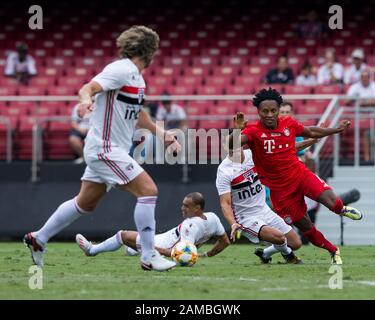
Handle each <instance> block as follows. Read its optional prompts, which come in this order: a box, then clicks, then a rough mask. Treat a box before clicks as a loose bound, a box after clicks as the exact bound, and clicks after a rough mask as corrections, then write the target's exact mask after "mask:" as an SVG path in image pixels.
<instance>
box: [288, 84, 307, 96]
mask: <svg viewBox="0 0 375 320" xmlns="http://www.w3.org/2000/svg"><path fill="white" fill-rule="evenodd" d="M311 90H312V87H310V86H297V85H290V84H288V85H285V86H284V93H285V94H311Z"/></svg>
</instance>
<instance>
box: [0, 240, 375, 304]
mask: <svg viewBox="0 0 375 320" xmlns="http://www.w3.org/2000/svg"><path fill="white" fill-rule="evenodd" d="M208 247H209V246H206V247H203V248H201V249H200V250H205V249H207V248H208ZM254 249H255V247H254V246H252V245H250V244H249V245H232V246H230V247H228V248H227V249H226V250H225V251H223V252H222V253H221V254H219V255H218V256H216V257H213V258H201V259H200V260H198V262H197V264H196V265H195V266H194V267H192V268H183V267H178V268H175V269H173V270H171V271H169V272H166V273H157V272H145V271H143V270H141V268H140V267H139V260H138V259H139V258H138V257H126V256H124V255H123V250H119V251H117V252H112V253H106V254H101V255H99V256H97V257H86V256H84V255H83V254H82V252H81V250H80V249H79V248H78V247H77V246H76V244H75V243H50V244H49V245H48V253H47V254H46V256H45V267H44V269H43V289H41V290H37V289H36V290H31V289H29V285H28V284H29V278H30V276H31V274H29V267H30V266H31V258H30V254H29V251H28V249H26V248H25V247H24V245H23V244H22V243H0V274H1V277H0V288H1V290H0V299H168V300H170V299H184V300H186V299H225V300H227V299H231V300H233V299H236V300H237V299H249V300H254V299H361V300H362V299H375V247H373V246H361V247H359V246H348V247H341V254H342V257H343V260H344V265H343V267H342V275H343V289H336V290H333V289H330V288H329V279H330V277H332V276H333V274H330V273H329V269H330V257H329V255H328V253H327V252H326V251H325V250H322V249H318V248H315V247H312V246H305V247H303V248H302V249H300V250H299V251H298V256H300V257H301V258H302V259H303V260H304V262H305V264H304V265H286V264H284V263H283V260H282V258H281V257H280V255H275V256H274V258H273V262H272V264H271V265H261V264H260V262H259V260H258V258H257V257H256V256H255V255H253V254H252V252H253V251H254Z"/></svg>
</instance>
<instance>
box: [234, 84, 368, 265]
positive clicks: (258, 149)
mask: <svg viewBox="0 0 375 320" xmlns="http://www.w3.org/2000/svg"><path fill="white" fill-rule="evenodd" d="M282 102H283V98H282V96H281V95H280V93H279V92H278V91H276V90H274V89H272V88H269V89H268V90H266V89H263V90H261V91H260V92H258V93H257V94H256V95H255V97H254V99H253V105H254V106H255V107H256V108H257V109H258V115H259V120H258V121H257V122H256V123H251V124H247V123H246V121H245V119H244V117H243V114H241V113H239V114H237V115H236V116H235V127H236V128H237V129H242V131H241V145H248V146H249V147H250V149H251V151H252V152H253V158H254V163H255V166H256V167H257V169H258V174H259V177H260V179H261V182H262V183H263V184H264V185H266V186H267V187H269V188H270V190H271V201H272V204H273V207H274V210H275V211H276V212H277V214H279V215H280V216H281V217H282V218H283V219H284V220H285V222H286V223H288V224H293V225H294V226H296V227H297V228H298V229H300V230H301V232H302V233H303V235H304V236H305V237H306V238H307V239H308V240H309V241H310V242H311V243H312V244H314V245H315V246H317V247H321V248H324V249H326V250H328V251H329V252H330V254H331V257H332V263H333V264H342V260H341V256H340V250H339V249H338V248H337V247H336V246H334V245H333V244H332V243H331V242H329V241H328V240H327V239H326V238H325V237H324V236H323V234H322V233H321V232H320V231H318V230H317V229H316V228H315V226H314V225H313V223H312V222H311V220H310V218H309V216H308V215H307V213H306V211H307V207H306V203H305V200H304V196H307V197H309V198H310V199H313V200H315V201H317V202H320V203H321V204H323V205H324V206H326V207H327V208H328V209H329V210H331V211H333V212H335V213H336V214H338V215H342V216H346V217H348V218H350V219H352V220H360V219H362V214H361V213H360V212H359V210H357V209H355V208H352V207H348V206H344V205H343V202H342V200H341V199H340V198H339V197H338V196H336V195H335V193H334V192H333V191H332V188H331V187H330V186H328V185H327V184H326V183H325V181H323V180H322V179H320V178H319V177H318V176H316V175H315V174H314V173H312V172H311V171H310V170H309V169H308V168H307V167H306V166H305V165H304V164H303V162H301V161H300V160H299V159H298V158H297V155H296V149H295V139H296V136H302V137H305V138H314V139H319V138H323V137H325V136H329V135H332V134H336V133H341V132H343V131H345V130H346V129H347V128H348V127H349V125H350V122H349V121H348V120H343V121H341V122H340V125H339V126H338V127H337V128H320V127H314V126H311V127H305V126H303V125H302V124H301V123H299V122H297V121H296V120H294V119H293V118H291V117H282V118H281V117H279V108H280V104H281V103H282ZM230 143H233V140H232V139H231V142H230Z"/></svg>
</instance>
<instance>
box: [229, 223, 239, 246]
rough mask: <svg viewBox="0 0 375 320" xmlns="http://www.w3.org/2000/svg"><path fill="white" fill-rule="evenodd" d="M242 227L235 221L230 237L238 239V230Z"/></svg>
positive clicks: (233, 239) (234, 239)
mask: <svg viewBox="0 0 375 320" xmlns="http://www.w3.org/2000/svg"><path fill="white" fill-rule="evenodd" d="M240 227H241V225H239V224H238V223H236V222H235V223H233V224H232V226H231V232H230V239H231V240H232V241H233V242H235V241H236V231H237V230H238V229H239V228H240Z"/></svg>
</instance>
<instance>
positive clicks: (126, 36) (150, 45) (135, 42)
mask: <svg viewBox="0 0 375 320" xmlns="http://www.w3.org/2000/svg"><path fill="white" fill-rule="evenodd" d="M159 42H160V38H159V35H158V34H157V33H156V32H155V31H154V30H152V29H150V28H147V27H145V26H132V27H131V28H129V29H127V30H125V31H124V32H123V33H121V34H120V36H119V37H118V38H117V40H116V45H117V47H118V48H119V55H120V57H121V58H129V59H132V58H135V57H138V58H140V59H141V60H142V61H144V63H145V64H146V66H148V65H149V64H150V63H151V60H152V58H153V56H154V54H155V52H156V50H158V48H159Z"/></svg>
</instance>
